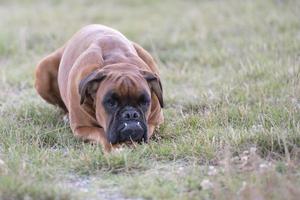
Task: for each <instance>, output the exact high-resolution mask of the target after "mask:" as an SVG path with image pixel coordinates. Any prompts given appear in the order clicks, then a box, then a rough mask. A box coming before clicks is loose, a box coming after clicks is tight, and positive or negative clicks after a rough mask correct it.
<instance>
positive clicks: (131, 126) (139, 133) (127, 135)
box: [120, 122, 144, 141]
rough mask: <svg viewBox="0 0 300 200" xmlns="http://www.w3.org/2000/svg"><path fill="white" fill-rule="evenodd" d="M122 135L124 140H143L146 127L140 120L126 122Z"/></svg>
mask: <svg viewBox="0 0 300 200" xmlns="http://www.w3.org/2000/svg"><path fill="white" fill-rule="evenodd" d="M120 135H121V137H122V138H123V139H124V140H133V141H141V140H142V138H143V136H144V129H143V128H142V126H141V124H140V122H134V123H124V128H123V129H122V130H121V131H120Z"/></svg>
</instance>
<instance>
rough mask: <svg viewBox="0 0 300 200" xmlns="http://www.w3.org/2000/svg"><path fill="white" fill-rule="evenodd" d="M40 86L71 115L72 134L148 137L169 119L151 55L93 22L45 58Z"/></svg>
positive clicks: (108, 144)
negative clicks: (164, 111)
mask: <svg viewBox="0 0 300 200" xmlns="http://www.w3.org/2000/svg"><path fill="white" fill-rule="evenodd" d="M35 88H36V90H37V92H38V94H39V95H40V96H41V97H42V98H43V99H44V100H46V101H47V102H48V103H50V104H53V105H56V106H59V107H60V108H61V109H62V110H63V111H64V112H65V114H66V115H67V116H68V119H69V123H70V127H71V130H72V132H73V135H74V136H75V137H76V138H80V139H82V140H84V141H88V142H91V143H96V144H100V145H102V147H103V149H104V152H110V151H111V150H113V149H115V148H117V147H118V146H120V144H123V143H135V142H138V143H141V142H145V143H146V142H147V141H148V140H149V138H150V137H151V136H152V135H153V132H154V129H155V127H157V126H159V125H160V124H162V123H163V121H164V116H163V111H162V108H163V106H164V101H163V88H162V84H161V80H160V77H159V71H158V67H157V65H156V63H155V61H154V59H153V58H152V57H151V55H150V54H149V53H148V52H147V51H146V50H145V49H143V48H142V47H141V46H140V45H138V44H137V43H134V42H132V41H130V40H128V39H127V38H126V37H125V36H124V35H123V34H122V33H120V32H119V31H117V30H115V29H112V28H109V27H107V26H104V25H99V24H92V25H88V26H85V27H83V28H82V29H80V30H79V31H78V32H77V33H75V34H74V35H73V36H72V37H71V39H70V40H69V41H67V42H66V44H65V45H63V46H62V47H61V48H59V49H57V50H56V51H54V52H53V53H51V54H50V55H48V56H46V57H45V58H43V59H42V60H41V61H40V62H39V64H38V65H37V67H36V70H35Z"/></svg>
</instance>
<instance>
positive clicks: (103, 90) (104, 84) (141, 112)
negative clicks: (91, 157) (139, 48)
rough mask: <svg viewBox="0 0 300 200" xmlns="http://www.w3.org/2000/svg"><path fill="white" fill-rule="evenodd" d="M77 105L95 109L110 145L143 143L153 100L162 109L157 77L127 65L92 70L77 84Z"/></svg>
mask: <svg viewBox="0 0 300 200" xmlns="http://www.w3.org/2000/svg"><path fill="white" fill-rule="evenodd" d="M79 94H80V98H81V99H80V104H85V103H87V104H90V105H91V106H93V109H95V116H96V119H97V121H98V123H99V124H100V125H101V127H103V129H104V131H105V132H106V135H107V139H108V141H109V142H110V143H111V144H117V143H122V142H127V141H136V142H142V141H144V142H147V138H148V136H147V121H148V118H149V114H150V109H151V105H152V104H153V101H159V104H160V106H161V107H163V91H162V86H161V82H160V79H159V77H158V76H157V75H155V74H153V73H151V72H148V71H142V70H140V69H138V68H137V67H136V66H133V65H129V64H114V65H111V66H106V67H104V68H102V69H100V70H98V71H94V72H92V73H91V74H89V75H88V76H86V77H85V78H83V79H82V80H81V82H80V84H79Z"/></svg>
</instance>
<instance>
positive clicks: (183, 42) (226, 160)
mask: <svg viewBox="0 0 300 200" xmlns="http://www.w3.org/2000/svg"><path fill="white" fill-rule="evenodd" d="M92 23H99V24H104V25H107V26H110V27H112V28H115V29H117V30H119V31H120V32H122V33H123V34H124V35H125V36H127V37H128V38H129V39H130V40H132V41H134V42H137V43H139V44H140V45H142V46H143V47H144V48H145V49H147V50H148V51H149V52H150V53H151V55H153V57H154V58H155V60H156V61H157V63H158V66H159V69H160V72H161V78H162V84H163V88H164V96H165V103H166V107H165V109H164V114H165V123H164V124H163V125H162V126H161V127H160V128H159V129H158V130H157V132H158V134H156V135H155V137H154V138H153V140H151V142H150V143H149V144H147V145H139V146H138V147H136V148H135V149H133V150H131V149H126V150H125V151H124V152H123V153H120V154H117V155H113V156H111V157H104V156H103V154H102V152H101V148H100V147H99V146H91V145H87V144H85V143H82V142H81V141H78V140H75V139H74V137H73V136H72V133H71V131H70V129H69V127H68V125H66V124H64V123H63V121H62V116H61V113H60V111H59V110H58V109H55V108H54V107H53V106H51V105H48V104H46V103H45V102H44V101H42V100H41V98H40V97H39V96H38V95H37V94H36V92H35V90H34V88H33V83H34V69H35V66H36V64H37V63H38V62H39V61H40V59H42V58H43V57H44V56H46V55H48V54H49V53H51V52H52V51H54V50H55V49H57V48H58V47H60V46H62V45H63V44H64V43H65V42H66V41H67V40H68V39H69V38H70V37H71V36H72V35H73V34H74V33H75V32H76V31H77V30H79V29H80V28H81V27H83V26H85V25H88V24H92ZM299 155H300V1H299V0H163V1H162V0H64V1H62V0H0V199H47V200H48V199H77V198H75V197H74V196H76V197H78V199H110V200H111V199H125V197H132V198H135V197H137V198H138V199H141V198H145V199H200V198H201V199H255V200H257V199H299V195H300V190H299V183H300V179H299V171H300V170H299V166H300V165H299V163H300V160H299V158H300V156H299ZM87 196H89V198H87Z"/></svg>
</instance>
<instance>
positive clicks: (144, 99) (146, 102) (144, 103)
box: [139, 95, 150, 106]
mask: <svg viewBox="0 0 300 200" xmlns="http://www.w3.org/2000/svg"><path fill="white" fill-rule="evenodd" d="M139 103H140V105H141V106H148V105H149V104H150V100H149V98H147V96H145V95H142V96H141V97H140V99H139Z"/></svg>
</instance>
